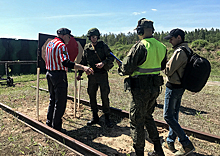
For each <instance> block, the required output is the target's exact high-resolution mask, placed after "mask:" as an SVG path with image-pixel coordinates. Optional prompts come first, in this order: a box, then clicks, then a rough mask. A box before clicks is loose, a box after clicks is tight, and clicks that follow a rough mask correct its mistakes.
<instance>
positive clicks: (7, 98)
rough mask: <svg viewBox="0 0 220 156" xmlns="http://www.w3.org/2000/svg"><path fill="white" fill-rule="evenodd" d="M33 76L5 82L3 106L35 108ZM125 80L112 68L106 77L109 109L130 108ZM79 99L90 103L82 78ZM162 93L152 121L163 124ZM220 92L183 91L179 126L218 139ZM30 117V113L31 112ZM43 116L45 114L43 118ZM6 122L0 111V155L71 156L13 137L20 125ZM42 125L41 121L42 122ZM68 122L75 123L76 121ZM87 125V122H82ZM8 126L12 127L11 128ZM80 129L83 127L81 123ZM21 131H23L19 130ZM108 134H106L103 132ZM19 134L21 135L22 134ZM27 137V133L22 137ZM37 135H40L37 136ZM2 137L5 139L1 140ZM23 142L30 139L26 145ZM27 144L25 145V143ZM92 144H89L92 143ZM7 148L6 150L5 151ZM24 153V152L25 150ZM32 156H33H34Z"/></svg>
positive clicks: (0, 90) (44, 98)
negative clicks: (155, 120) (9, 85)
mask: <svg viewBox="0 0 220 156" xmlns="http://www.w3.org/2000/svg"><path fill="white" fill-rule="evenodd" d="M74 75H75V74H74V72H71V73H68V81H69V88H68V94H69V95H71V96H74ZM36 77H37V76H36V75H20V76H13V79H14V87H7V85H6V83H5V82H2V83H1V85H0V99H1V100H0V102H1V103H4V104H6V105H8V106H10V107H12V108H14V109H15V110H21V109H27V111H28V109H30V111H32V110H31V108H35V107H36V106H35V105H36V90H35V89H33V88H32V87H31V86H36ZM124 78H125V77H120V76H118V74H117V70H116V69H115V68H114V69H112V70H111V71H110V73H109V83H110V87H111V92H110V95H109V98H110V105H111V107H115V108H118V109H122V110H126V111H129V105H130V100H131V95H130V93H129V92H124V89H123V87H124V85H123V80H124ZM218 80H219V78H218V77H217V76H211V77H210V79H209V81H218ZM81 86H82V87H81V98H82V99H85V100H89V98H88V94H87V92H86V89H87V77H86V75H85V74H84V75H83V80H82V82H81ZM40 87H41V88H45V89H47V81H46V79H45V74H40ZM164 92H165V86H163V88H162V93H161V94H160V96H159V97H158V100H157V103H158V105H157V107H156V109H155V112H154V114H153V115H154V118H155V119H158V120H161V121H164V120H163V116H162V114H163V103H164ZM48 100H49V97H48V93H46V92H40V103H41V104H42V103H46V105H47V104H48ZM97 100H98V103H101V99H100V93H99V92H98V95H97ZM219 103H220V88H219V85H206V86H205V87H204V89H203V90H202V91H201V92H199V93H196V94H194V93H191V92H189V91H186V92H185V93H184V96H183V99H182V104H181V109H180V115H179V122H180V125H181V126H185V127H188V128H191V129H195V130H199V131H202V132H206V133H210V134H213V135H217V136H220V132H219V129H220V111H219V110H220V105H219ZM32 113H33V112H32ZM81 113H86V114H88V116H87V119H88V120H89V119H90V118H91V112H90V110H89V109H88V110H87V109H84V110H81ZM43 116H44V117H45V116H46V113H45V114H43ZM6 118H8V117H7V115H6V114H5V112H4V111H2V110H1V111H0V121H1V125H0V128H1V129H0V134H1V139H0V153H2V151H4V153H5V151H8V152H9V153H10V152H11V153H13V152H15V153H17V154H18V153H20V154H22V152H24V153H27V151H30V153H31V152H32V153H33V151H36V153H38V154H36V153H35V154H36V155H43V154H42V153H44V154H45V153H46V154H49V155H50V154H51V152H52V151H51V150H52V149H55V151H56V154H57V155H65V154H66V153H71V152H69V151H68V150H67V149H65V150H64V149H63V148H61V147H60V146H59V145H58V144H56V143H54V142H49V141H48V142H46V144H44V145H41V144H40V145H39V144H38V141H39V140H36V138H42V136H40V137H39V136H37V137H36V136H35V135H37V134H29V136H28V137H26V136H22V135H19V134H20V133H14V132H17V131H18V130H20V131H21V132H23V131H27V130H26V129H28V128H26V127H25V126H24V125H23V124H22V123H18V122H17V121H15V120H13V119H10V120H11V121H10V123H12V124H9V123H7V122H6V123H5V122H2V121H5V119H6ZM43 122H44V121H43ZM69 122H77V121H76V120H74V121H72V119H70V120H69ZM84 122H86V121H84ZM10 125H11V126H10ZM81 125H82V123H81ZM20 127H22V128H20ZM106 133H107V132H106ZM21 134H22V133H21ZM25 134H26V133H25ZM38 135H39V134H38ZM2 136H4V137H2ZM26 138H30V139H29V140H28V141H27V139H26ZM193 141H194V144H196V147H197V148H198V150H199V151H198V152H201V151H202V150H204V151H208V153H210V154H212V155H215V154H216V152H217V153H220V146H219V144H210V145H208V144H207V143H204V142H200V141H196V140H195V139H194V140H193ZM27 142H28V143H27ZM91 143H92V142H91ZM6 147H8V148H6ZM24 149H25V150H24ZM35 154H33V155H35ZM0 155H1V154H0Z"/></svg>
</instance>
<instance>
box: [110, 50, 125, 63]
mask: <svg viewBox="0 0 220 156" xmlns="http://www.w3.org/2000/svg"><path fill="white" fill-rule="evenodd" d="M110 54H111V55H112V56H114V58H115V59H116V60H118V61H119V62H120V63H122V61H121V60H119V59H118V58H117V57H116V56H115V55H114V54H113V53H112V52H110Z"/></svg>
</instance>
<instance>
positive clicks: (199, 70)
mask: <svg viewBox="0 0 220 156" xmlns="http://www.w3.org/2000/svg"><path fill="white" fill-rule="evenodd" d="M181 49H182V50H183V51H184V52H185V53H186V55H187V57H188V61H187V64H186V68H185V71H184V74H183V77H182V78H180V81H181V84H182V86H183V88H185V89H187V90H189V91H191V92H199V91H201V90H202V88H203V87H204V86H205V84H206V82H207V80H208V78H209V75H210V72H211V65H210V63H209V61H208V60H207V59H205V58H203V57H201V56H199V55H198V54H196V53H194V52H193V51H192V49H190V51H188V50H187V49H186V48H185V47H181Z"/></svg>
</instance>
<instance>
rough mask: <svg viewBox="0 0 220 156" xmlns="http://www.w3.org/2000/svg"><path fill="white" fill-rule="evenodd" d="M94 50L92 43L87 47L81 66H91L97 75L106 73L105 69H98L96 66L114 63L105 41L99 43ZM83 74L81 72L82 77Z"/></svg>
mask: <svg viewBox="0 0 220 156" xmlns="http://www.w3.org/2000/svg"><path fill="white" fill-rule="evenodd" d="M94 48H95V49H94ZM94 48H93V46H92V44H91V43H88V44H86V45H85V48H84V51H83V55H82V61H81V62H80V64H82V65H85V66H88V65H89V66H90V67H91V68H92V69H93V70H94V72H95V73H105V72H106V70H105V69H104V68H101V69H99V68H96V65H95V64H97V63H100V62H103V63H104V64H110V63H112V62H113V61H114V57H113V56H112V55H111V54H110V52H111V50H110V48H109V47H108V46H107V44H105V43H104V42H103V41H99V42H98V43H97V44H96V45H95V46H94ZM82 73H83V71H79V74H80V75H82Z"/></svg>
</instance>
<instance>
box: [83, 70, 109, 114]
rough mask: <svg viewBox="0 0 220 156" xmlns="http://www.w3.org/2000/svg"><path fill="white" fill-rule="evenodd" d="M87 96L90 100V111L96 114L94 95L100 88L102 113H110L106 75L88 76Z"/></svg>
mask: <svg viewBox="0 0 220 156" xmlns="http://www.w3.org/2000/svg"><path fill="white" fill-rule="evenodd" d="M88 79H89V80H88V89H87V91H88V94H89V99H90V105H91V110H92V112H94V113H97V112H98V107H97V100H96V94H97V90H98V87H100V93H101V99H102V107H103V112H104V113H110V109H109V98H108V95H109V93H110V87H109V82H108V73H107V72H106V73H95V74H94V75H89V76H88Z"/></svg>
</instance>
